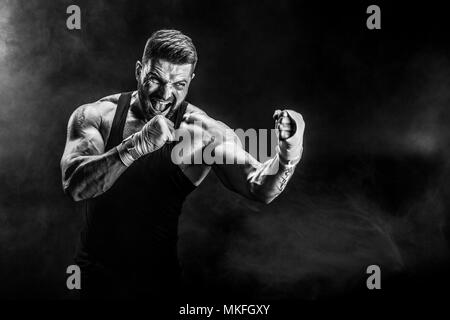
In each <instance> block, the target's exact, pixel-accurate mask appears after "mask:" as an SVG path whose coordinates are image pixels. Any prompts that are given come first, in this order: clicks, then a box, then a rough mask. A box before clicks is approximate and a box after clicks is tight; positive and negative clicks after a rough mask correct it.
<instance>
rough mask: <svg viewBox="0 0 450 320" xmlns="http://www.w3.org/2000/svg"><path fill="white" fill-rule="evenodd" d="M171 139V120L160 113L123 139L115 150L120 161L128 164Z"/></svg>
mask: <svg viewBox="0 0 450 320" xmlns="http://www.w3.org/2000/svg"><path fill="white" fill-rule="evenodd" d="M173 140H174V124H173V122H172V121H170V120H169V119H167V118H166V117H164V116H162V115H156V116H154V117H153V118H152V119H151V120H150V121H149V122H147V123H146V124H145V125H144V127H143V128H142V129H141V130H140V131H138V132H136V133H134V134H133V135H131V136H130V137H128V138H127V139H125V140H124V141H123V142H122V143H121V144H120V145H119V146H118V147H117V150H118V151H119V156H120V159H121V160H122V162H123V163H124V164H125V165H126V166H129V165H130V164H131V163H133V161H135V160H137V159H138V158H140V157H142V156H143V155H146V154H148V153H151V152H154V151H156V150H158V149H159V148H161V147H162V146H163V145H164V144H165V143H166V142H168V141H173Z"/></svg>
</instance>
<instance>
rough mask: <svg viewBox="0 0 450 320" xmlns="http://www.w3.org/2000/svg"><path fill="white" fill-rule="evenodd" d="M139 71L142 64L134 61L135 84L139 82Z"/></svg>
mask: <svg viewBox="0 0 450 320" xmlns="http://www.w3.org/2000/svg"><path fill="white" fill-rule="evenodd" d="M141 71H142V63H141V62H140V61H139V60H138V61H136V69H135V70H134V76H135V77H136V81H137V82H139V81H140V80H141Z"/></svg>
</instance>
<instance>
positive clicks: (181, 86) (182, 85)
mask: <svg viewBox="0 0 450 320" xmlns="http://www.w3.org/2000/svg"><path fill="white" fill-rule="evenodd" d="M185 86H186V84H185V83H176V84H175V88H177V90H181V89H184V87H185Z"/></svg>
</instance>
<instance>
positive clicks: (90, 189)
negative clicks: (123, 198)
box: [63, 148, 127, 201]
mask: <svg viewBox="0 0 450 320" xmlns="http://www.w3.org/2000/svg"><path fill="white" fill-rule="evenodd" d="M71 162H72V164H71V165H70V166H69V167H68V170H66V175H67V177H63V188H64V191H65V193H67V194H69V195H70V196H71V197H72V199H73V200H75V201H80V200H85V199H90V198H94V197H96V196H99V195H101V194H103V193H104V192H106V191H107V190H108V189H109V188H111V187H112V186H113V184H114V182H115V181H116V180H117V179H118V178H119V177H120V175H121V174H122V173H123V172H124V171H125V169H126V168H127V167H126V166H125V165H124V164H123V163H122V161H121V160H120V158H119V155H118V152H117V150H116V148H112V149H111V150H109V151H108V152H106V153H104V154H101V155H94V156H79V157H77V158H74V159H73V160H72V161H71ZM67 172H70V174H67Z"/></svg>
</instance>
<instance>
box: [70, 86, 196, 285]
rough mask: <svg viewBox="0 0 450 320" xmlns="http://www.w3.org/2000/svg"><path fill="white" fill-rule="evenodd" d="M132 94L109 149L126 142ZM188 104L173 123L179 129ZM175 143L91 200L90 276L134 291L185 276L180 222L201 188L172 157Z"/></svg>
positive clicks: (86, 250) (122, 104) (81, 258)
mask: <svg viewBox="0 0 450 320" xmlns="http://www.w3.org/2000/svg"><path fill="white" fill-rule="evenodd" d="M130 100H131V93H125V94H122V95H121V96H120V98H119V101H118V105H117V109H116V113H115V115H114V120H113V124H112V128H111V132H110V135H109V137H110V138H109V140H108V142H107V145H106V150H109V149H111V148H114V147H116V146H117V145H119V144H120V143H121V142H122V140H123V129H124V126H125V121H126V118H127V114H128V110H129V107H130ZM186 107H187V103H186V102H183V103H182V104H181V105H180V106H179V108H178V109H177V110H176V111H175V112H174V113H173V114H172V116H171V117H170V119H171V120H172V121H173V122H174V124H175V128H178V127H179V125H180V122H181V120H182V117H183V114H184V112H185V111H186ZM173 146H174V143H168V144H165V145H164V146H163V147H162V148H161V149H159V150H157V151H155V152H153V153H151V154H148V155H146V156H143V157H141V158H140V159H138V160H137V161H135V162H134V163H133V164H132V165H131V166H130V167H129V168H127V169H126V171H125V172H124V173H123V174H122V175H121V176H120V177H119V178H118V179H117V180H116V182H115V183H114V185H113V186H112V187H111V188H110V189H109V190H108V191H106V192H105V193H104V194H102V195H100V196H98V197H96V198H93V199H90V200H87V201H85V204H84V210H83V211H84V213H85V223H84V226H83V230H82V233H81V241H80V245H79V248H78V250H77V254H76V263H77V264H78V265H79V266H80V267H81V268H82V270H83V269H84V270H83V271H84V272H89V271H93V270H94V271H93V272H92V273H95V274H99V273H103V274H107V275H109V276H111V277H113V278H115V279H114V281H115V283H116V284H117V283H118V282H119V280H120V281H121V282H123V283H128V284H130V285H131V286H141V287H148V286H150V287H152V288H153V289H158V286H162V285H164V282H165V279H166V278H167V279H175V278H176V277H177V276H178V275H179V272H180V268H179V264H178V259H177V239H178V235H177V234H178V218H179V215H180V213H181V208H182V204H183V202H184V200H185V198H186V196H187V195H188V194H189V193H190V192H192V191H193V190H194V189H195V186H194V185H193V184H192V183H191V181H190V180H189V179H188V178H187V177H186V176H185V175H184V174H183V172H182V171H181V169H180V168H179V167H178V166H177V165H175V164H173V162H172V161H171V158H170V153H171V150H172V148H173Z"/></svg>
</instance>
